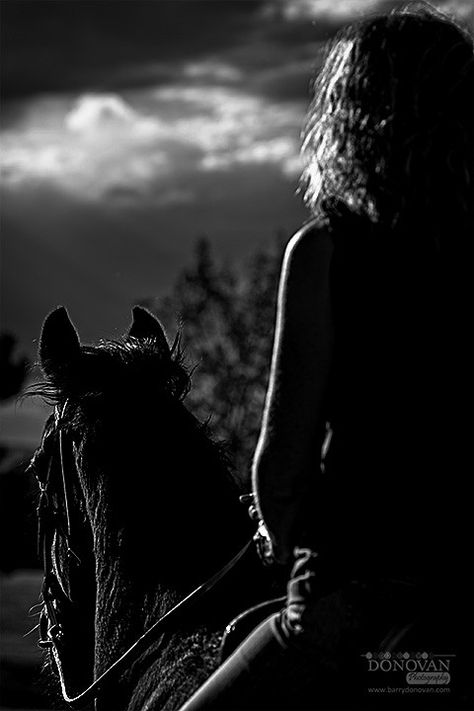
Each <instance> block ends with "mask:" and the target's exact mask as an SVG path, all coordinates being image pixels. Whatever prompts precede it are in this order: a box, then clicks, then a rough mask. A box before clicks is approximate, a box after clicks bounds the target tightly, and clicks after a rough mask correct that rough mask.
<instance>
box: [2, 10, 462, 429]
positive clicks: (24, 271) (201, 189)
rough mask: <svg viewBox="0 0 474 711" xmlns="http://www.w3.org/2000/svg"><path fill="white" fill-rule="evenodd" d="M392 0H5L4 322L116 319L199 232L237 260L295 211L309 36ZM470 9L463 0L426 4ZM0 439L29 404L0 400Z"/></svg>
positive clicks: (113, 322)
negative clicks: (64, 311)
mask: <svg viewBox="0 0 474 711" xmlns="http://www.w3.org/2000/svg"><path fill="white" fill-rule="evenodd" d="M397 4H398V3H397V0H238V1H234V0H147V1H146V2H142V1H141V0H113V1H111V0H49V1H48V2H46V1H44V0H31V1H30V0H20V1H18V0H13V1H10V0H3V2H1V4H0V10H1V32H2V38H1V39H2V57H1V59H2V62H1V66H2V82H1V86H2V94H3V99H2V130H1V133H2V159H1V160H2V163H1V171H2V194H1V197H2V203H1V207H2V224H1V227H2V255H1V256H2V274H1V276H2V281H1V302H0V317H1V327H2V328H3V329H5V328H6V329H8V330H10V331H12V332H13V333H15V334H16V335H17V336H18V337H19V339H20V347H21V349H22V350H23V351H24V352H26V353H28V354H29V355H30V356H33V355H34V353H35V349H36V343H35V339H36V338H37V337H38V334H39V331H40V327H41V323H42V320H43V318H44V316H45V315H46V313H48V311H50V310H51V309H52V308H54V307H55V306H56V305H57V304H64V305H65V306H67V307H68V309H69V311H70V315H71V317H72V318H73V320H74V322H75V323H76V325H77V326H78V328H79V330H80V333H81V336H82V338H83V339H84V340H85V341H88V340H95V339H97V338H99V337H107V336H109V337H114V336H117V335H119V334H120V333H121V332H122V331H123V330H124V329H125V327H126V325H127V324H128V321H129V313H130V306H131V305H132V304H133V303H134V302H135V301H136V300H137V299H140V298H142V297H144V296H154V295H157V294H162V293H165V292H166V290H167V289H169V288H170V285H171V284H172V283H173V280H174V278H175V277H176V274H177V273H178V271H179V270H180V268H182V267H183V266H184V265H185V264H186V263H188V262H189V260H190V258H191V253H192V248H193V244H194V242H195V240H196V238H197V237H199V236H202V235H207V236H208V237H209V238H210V239H211V241H212V243H213V245H214V247H215V250H216V253H217V254H218V255H220V256H221V257H223V258H227V259H242V258H244V257H245V256H246V255H248V254H250V253H251V252H252V250H253V249H254V248H255V246H256V245H257V244H262V243H265V242H266V241H270V240H272V239H273V236H274V234H275V233H276V232H277V231H282V230H283V231H284V232H286V233H287V234H288V235H290V234H291V232H293V231H294V230H295V229H296V228H297V227H298V225H299V224H300V223H301V221H302V220H303V219H304V218H305V217H306V213H305V211H304V209H303V207H302V205H301V200H300V198H299V197H297V196H296V195H295V191H296V188H297V184H298V176H299V171H300V163H299V157H298V150H299V134H300V130H301V126H302V122H303V118H304V113H305V109H306V106H307V103H308V98H309V89H308V87H309V82H310V79H311V76H312V74H313V71H314V69H315V67H317V66H318V63H319V58H320V54H321V49H322V46H323V44H324V42H325V41H326V40H327V39H328V38H329V37H331V36H332V35H333V34H334V32H335V31H336V30H337V29H338V28H339V27H340V26H341V25H342V24H344V23H346V22H348V21H350V20H352V19H353V18H354V17H358V16H360V15H361V14H367V13H370V12H374V11H376V10H378V9H380V8H382V9H384V8H387V7H388V8H390V7H393V6H394V5H397ZM437 4H438V5H442V6H444V7H448V6H449V7H450V8H451V9H452V10H453V11H456V12H457V13H458V14H460V15H461V16H462V17H464V19H469V13H471V19H472V10H473V5H472V0H447V1H446V2H442V1H440V2H439V3H437ZM3 415H4V416H3V418H2V420H3V423H4V428H3V435H2V437H3V441H13V440H14V439H15V438H16V439H17V440H22V441H25V440H28V441H33V440H34V439H35V437H37V434H38V429H39V423H40V420H41V417H42V414H41V415H39V414H38V411H37V410H35V409H34V406H32V405H26V406H25V407H24V408H23V409H22V410H21V411H19V413H17V414H16V415H15V414H14V411H13V407H12V406H10V407H9V408H7V409H6V410H4V412H3Z"/></svg>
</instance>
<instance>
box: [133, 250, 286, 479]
mask: <svg viewBox="0 0 474 711" xmlns="http://www.w3.org/2000/svg"><path fill="white" fill-rule="evenodd" d="M282 241H283V240H282V238H278V239H277V240H275V243H274V244H273V245H272V246H270V247H268V248H265V249H260V250H259V251H257V252H255V253H254V254H253V255H252V256H251V257H250V258H249V259H248V260H247V261H246V262H245V263H243V264H241V265H239V264H232V265H229V264H227V265H224V264H221V263H219V262H218V261H217V260H216V259H215V257H214V255H213V253H212V250H211V247H210V244H209V242H208V241H207V240H206V239H201V240H199V242H198V243H197V246H196V250H195V253H194V261H193V263H192V265H191V266H190V267H189V268H188V269H185V270H184V271H183V272H182V273H181V274H180V276H179V277H178V279H177V281H176V283H175V286H174V288H173V289H172V292H171V293H170V294H169V295H168V296H166V297H164V298H158V299H150V300H147V301H145V302H144V303H145V305H146V306H147V307H148V308H149V309H151V310H152V311H154V312H155V313H156V314H157V315H158V316H159V318H160V319H161V321H162V322H163V323H164V325H165V327H166V328H167V331H168V333H169V334H170V336H171V337H174V335H175V333H176V330H177V328H179V330H180V332H181V339H182V344H183V347H184V350H185V354H186V359H187V361H188V363H190V364H191V365H192V366H193V368H194V371H193V387H192V389H191V392H190V394H189V395H188V398H187V403H188V406H189V407H190V409H191V410H192V411H193V412H194V413H195V414H196V415H197V416H198V417H199V418H200V419H204V420H206V419H209V421H210V425H211V429H212V432H213V434H214V435H215V436H216V437H217V438H218V439H220V440H224V441H225V442H226V444H227V447H228V450H229V453H230V455H231V457H232V460H233V462H234V463H235V467H236V470H237V473H238V474H239V476H240V477H241V479H242V480H243V481H245V480H246V479H247V476H248V467H249V463H250V459H251V457H252V454H253V451H254V449H255V445H256V440H257V436H258V432H259V428H260V420H261V416H262V410H263V404H264V398H265V392H266V387H267V381H268V371H269V364H270V357H271V349H272V343H273V324H274V315H275V303H276V292H277V285H278V275H279V270H280V261H281V251H282V249H281V243H282Z"/></svg>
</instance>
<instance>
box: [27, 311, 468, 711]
mask: <svg viewBox="0 0 474 711" xmlns="http://www.w3.org/2000/svg"><path fill="white" fill-rule="evenodd" d="M39 361H40V365H41V368H42V371H43V373H44V376H45V382H44V383H42V384H41V385H40V386H39V387H38V389H37V392H38V393H39V394H41V395H43V397H45V398H46V399H47V400H48V401H49V402H50V403H51V404H52V405H54V411H53V414H52V415H51V416H50V417H49V419H48V420H47V422H46V425H45V429H44V433H43V437H42V441H41V444H40V446H39V448H38V450H37V451H36V453H35V455H34V457H33V460H32V462H31V465H30V466H31V470H32V472H33V473H34V475H35V476H36V478H37V480H38V482H39V486H40V498H39V504H38V521H39V531H38V534H39V535H38V542H39V546H40V548H41V554H42V557H43V566H44V572H45V578H44V583H43V590H42V595H43V612H42V614H41V618H40V645H41V646H43V647H44V648H45V649H46V650H47V653H48V657H47V659H48V666H49V667H50V668H51V669H52V671H53V673H54V676H55V678H56V679H57V681H58V682H59V683H58V688H59V689H60V691H61V693H62V696H63V699H64V700H65V701H67V702H68V703H69V704H70V705H71V706H72V707H73V708H81V707H83V706H85V705H86V704H90V703H91V702H94V703H95V709H96V711H158V709H159V710H160V711H161V710H163V711H174V710H175V709H179V708H180V707H181V706H182V705H183V704H184V702H185V701H186V700H187V699H188V698H189V697H190V696H191V695H192V694H193V692H194V691H195V690H196V689H197V688H198V687H200V686H201V684H202V683H203V682H204V681H205V680H206V679H207V678H208V677H209V676H210V675H211V673H212V672H213V671H214V670H215V669H216V668H217V666H218V665H219V663H220V661H221V660H222V653H221V652H222V639H223V633H224V629H225V628H226V625H228V622H229V620H231V619H232V618H234V617H236V616H237V617H236V619H237V620H242V610H246V609H247V608H250V609H251V612H250V613H249V614H247V615H244V616H243V619H244V623H245V619H246V618H247V622H246V624H243V630H244V632H242V629H240V630H237V632H236V626H235V625H233V624H231V625H230V629H232V630H234V644H233V645H232V644H230V645H229V644H227V645H224V654H225V655H228V654H229V653H230V652H231V651H232V647H233V646H234V647H235V645H236V644H237V643H238V642H239V641H240V640H241V639H242V638H243V637H244V636H245V630H247V631H248V632H250V630H251V629H253V627H254V626H255V625H256V624H258V622H259V621H260V619H262V618H264V617H265V616H267V615H268V614H270V612H274V611H276V610H277V609H280V608H281V607H282V606H283V604H284V597H283V596H282V595H281V593H282V582H283V580H284V576H285V575H286V574H287V573H288V571H283V573H282V575H281V576H280V577H279V576H277V575H275V574H274V573H273V572H270V573H268V572H266V571H265V569H264V568H263V566H262V565H261V562H260V560H259V557H258V555H257V553H256V550H255V547H254V546H253V545H252V544H251V541H252V536H253V534H254V522H252V521H251V520H250V518H249V517H248V516H247V515H246V512H245V508H244V507H242V505H241V503H240V502H239V490H238V487H237V485H236V482H235V480H234V479H233V477H232V475H231V474H230V473H229V462H228V461H227V459H226V456H225V453H224V452H223V450H222V447H220V446H218V445H217V444H215V443H214V442H213V441H212V438H211V437H210V435H209V432H208V430H207V428H206V426H203V425H202V424H201V423H199V422H198V421H197V420H196V418H195V417H194V416H193V415H192V414H191V413H190V412H189V411H188V410H187V408H186V406H185V403H184V398H185V396H186V393H187V392H188V390H189V387H190V377H189V374H188V372H187V370H186V368H185V366H184V362H183V355H182V352H181V348H180V345H179V340H176V341H175V343H174V344H173V345H172V346H169V344H168V341H167V339H166V336H165V333H164V331H163V329H162V327H161V325H160V323H159V321H158V319H156V318H155V316H153V315H152V314H151V313H149V312H148V311H146V310H145V309H142V308H140V307H134V309H133V320H132V324H131V326H130V328H129V330H128V333H127V334H126V335H125V336H124V337H123V338H122V339H120V340H116V341H102V342H99V344H97V345H94V346H89V345H81V343H80V340H79V336H78V334H77V332H76V329H75V327H74V326H73V324H72V323H71V321H70V319H69V316H68V314H67V312H66V310H65V309H64V308H58V309H56V310H55V311H53V312H52V313H51V314H50V315H49V316H48V317H47V318H46V320H45V322H44V325H43V329H42V333H41V337H40V343H39ZM392 590H393V586H390V587H389V589H388V592H387V593H385V592H384V589H383V585H382V587H381V586H380V584H379V583H375V586H373V592H370V585H369V586H368V592H367V584H366V582H364V581H363V580H362V581H357V580H356V581H348V582H347V584H345V587H344V586H343V587H342V588H341V589H339V590H335V591H333V592H332V593H331V594H329V595H327V596H326V597H325V596H323V597H322V599H321V606H320V609H321V615H320V619H319V622H318V629H319V630H321V635H322V636H321V640H322V644H320V645H319V647H315V649H314V654H313V653H303V654H300V655H299V656H298V654H296V656H293V658H291V654H283V655H282V657H281V659H280V660H279V661H278V660H277V661H276V662H275V666H274V667H272V666H271V664H270V666H269V667H268V668H265V669H263V672H262V676H261V678H260V676H259V674H260V672H259V673H258V674H255V675H254V678H253V679H249V681H250V684H251V693H250V694H249V696H247V697H246V698H249V702H248V703H246V704H245V708H246V709H248V710H249V711H250V709H254V710H255V709H259V710H264V709H267V710H268V711H270V709H273V710H274V709H276V708H280V709H285V711H289V709H294V708H301V709H302V708H305V709H314V708H317V707H318V705H319V706H320V707H321V708H349V707H351V708H353V707H354V705H355V706H357V704H358V703H359V706H360V705H362V706H364V707H367V708H369V707H372V705H374V704H375V706H379V705H381V699H380V697H374V698H372V699H369V698H367V694H366V691H367V690H366V688H365V687H364V684H366V683H367V682H368V678H367V669H366V667H367V664H369V665H370V664H371V663H372V662H370V659H371V658H372V657H371V656H370V655H372V653H374V654H379V655H381V654H384V655H387V654H388V655H389V657H390V654H395V653H396V654H398V655H400V654H402V652H404V653H405V654H406V650H407V649H411V650H417V653H418V651H419V650H421V649H422V648H423V649H425V648H428V647H426V645H427V644H428V645H431V646H433V644H434V643H433V642H430V639H431V637H432V636H433V631H434V634H435V637H436V639H435V643H436V645H437V644H438V642H439V640H440V639H442V640H443V639H446V644H445V645H444V646H443V647H442V648H440V649H439V651H441V652H442V653H443V654H446V653H447V652H449V651H451V649H452V646H451V640H450V635H449V634H447V635H445V633H444V632H443V634H442V635H441V637H440V633H439V625H440V623H439V621H437V622H436V625H435V626H433V622H432V620H433V619H434V618H435V616H436V614H437V609H438V608H437V607H436V601H435V602H434V603H433V605H432V606H431V608H430V609H431V611H432V613H433V614H431V613H428V614H426V613H423V616H424V618H425V620H426V625H425V627H426V631H425V630H424V629H423V625H424V624H425V623H424V622H423V621H422V623H421V625H420V622H419V621H417V620H416V619H415V620H413V619H412V615H413V612H412V608H413V606H412V603H411V593H409V594H408V597H407V599H408V607H409V608H410V610H409V612H408V613H406V611H405V609H404V604H405V603H404V602H403V597H400V600H401V605H399V602H396V603H395V605H394V606H393V610H392V611H391V610H390V609H389V608H390V605H391V604H392V602H391V596H392ZM277 594H278V597H276V599H274V600H273V599H270V600H269V598H275V595H277ZM348 599H349V600H350V606H352V608H353V609H354V610H356V615H355V617H354V620H356V619H357V618H358V617H359V618H361V619H362V620H363V619H365V618H364V615H365V616H366V617H367V619H368V620H369V621H370V619H372V620H373V619H375V618H374V614H373V612H372V609H371V608H373V607H375V608H377V609H378V612H377V615H378V618H377V624H376V626H375V627H374V629H373V630H372V631H370V624H369V625H366V624H365V622H363V623H362V626H361V627H360V629H356V626H355V627H354V634H353V633H352V631H351V627H350V625H349V627H347V622H344V619H343V618H344V617H345V616H346V612H347V609H349V608H347V607H346V606H345V605H346V602H345V601H347V600H348ZM339 600H342V607H341V605H340V604H339ZM421 603H422V605H425V604H426V599H423V600H421ZM399 609H400V611H401V612H400V615H401V616H400V618H399V619H398V618H397V616H398V614H399V613H398V610H399ZM394 612H395V618H397V619H395V624H394ZM239 613H240V614H239ZM407 614H408V617H407V616H406V615H407ZM460 616H461V618H462V614H461V615H460ZM407 622H408V624H406V623H407ZM351 624H352V623H351ZM357 624H358V623H357V622H356V625H357ZM457 624H458V623H456V625H457ZM344 626H345V627H344ZM447 626H448V627H449V624H448V625H447ZM344 628H345V629H346V631H347V630H349V632H348V633H347V632H346V633H344V631H343V630H344ZM384 629H385V630H386V631H389V635H388V637H385V635H384V638H382V636H381V631H382V630H384ZM344 634H346V637H345V638H344ZM347 634H348V635H349V636H347ZM224 639H226V638H225V635H224ZM341 640H342V641H341ZM357 645H359V647H358V646H357ZM436 645H435V647H436ZM363 649H365V652H366V654H365V655H362V654H359V652H360V651H362V650H363ZM461 651H462V650H461ZM420 653H421V652H420ZM351 655H352V656H351ZM348 657H351V661H350V665H351V666H349V667H344V664H345V660H347V659H348ZM356 657H357V658H358V660H356ZM378 658H379V659H382V658H383V659H386V658H387V657H386V656H385V657H381V656H379V657H375V659H378ZM464 658H467V657H466V655H464ZM295 660H296V661H295ZM354 660H356V661H357V665H356V666H355V667H354V664H353V661H354ZM368 660H369V661H368ZM400 663H401V662H400ZM272 664H273V661H272ZM364 665H365V667H364ZM466 678H467V675H466ZM463 693H464V692H462V693H461V696H462V695H463ZM362 697H363V702H362V703H361V699H362ZM451 698H452V697H451ZM394 701H396V702H397V703H398V701H399V697H397V698H396V699H394ZM429 701H430V703H431V702H432V701H433V699H432V698H430V699H429ZM338 704H339V705H338ZM384 705H386V704H384ZM239 708H240V707H239ZM430 708H431V706H430Z"/></svg>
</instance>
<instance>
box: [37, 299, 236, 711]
mask: <svg viewBox="0 0 474 711" xmlns="http://www.w3.org/2000/svg"><path fill="white" fill-rule="evenodd" d="M39 360H40V365H41V368H42V371H43V374H44V376H45V382H44V383H43V384H42V385H41V387H40V388H39V391H40V392H41V394H43V395H44V396H45V397H46V398H47V399H48V400H49V401H50V402H51V404H53V405H54V412H53V414H52V415H51V416H50V417H49V419H48V421H47V423H46V425H45V429H44V433H43V438H42V441H41V444H40V447H39V448H38V450H37V451H36V453H35V455H34V457H33V460H32V464H31V468H32V470H33V472H34V473H35V475H36V477H37V479H38V482H39V485H40V504H39V508H38V512H39V533H40V535H39V539H40V543H41V547H42V555H43V562H44V568H45V571H44V572H45V582H44V587H43V600H44V611H43V615H42V624H41V630H42V643H43V645H44V646H46V647H48V648H49V649H50V651H51V656H52V657H53V658H54V661H55V666H56V667H57V668H58V670H59V676H60V678H61V684H62V686H63V695H64V696H69V697H71V696H72V695H78V694H79V693H80V692H81V691H82V689H84V687H85V686H87V685H88V684H90V683H91V682H92V680H93V679H97V678H98V677H100V676H101V675H102V674H103V673H104V672H105V671H107V669H108V668H109V667H110V665H111V663H112V664H113V663H114V661H115V660H116V659H118V658H120V656H121V655H123V654H125V653H126V652H127V649H129V647H130V645H133V643H134V641H135V640H136V639H137V637H139V636H141V635H143V634H144V633H146V630H147V629H148V628H149V627H150V624H151V623H152V622H153V621H154V620H156V618H157V617H160V616H161V615H163V614H165V613H166V612H167V611H168V610H169V609H170V607H172V606H173V605H174V604H175V603H176V602H178V601H179V600H180V599H182V598H183V597H184V596H185V595H186V594H187V593H189V590H190V589H191V588H192V587H193V586H194V585H196V584H198V583H200V582H202V580H203V578H206V577H207V576H209V575H210V574H211V573H213V572H215V571H216V569H217V568H218V567H220V566H221V565H222V564H223V563H224V562H225V560H226V559H228V557H229V556H230V555H232V553H235V552H236V551H237V550H238V548H239V547H240V546H241V545H242V543H243V542H244V541H245V539H246V537H247V536H248V535H249V533H250V529H249V526H248V525H247V522H246V517H245V515H244V512H243V511H242V510H241V507H240V506H239V504H238V497H237V494H238V492H237V490H236V487H235V486H234V484H233V482H232V480H231V477H230V476H229V474H228V470H227V467H226V462H225V458H224V457H223V454H222V451H221V449H220V448H219V447H218V446H216V445H215V444H214V443H213V442H212V440H211V439H210V438H209V436H208V433H207V431H206V430H205V428H204V427H203V426H202V425H201V424H200V423H199V422H197V420H196V419H195V418H194V417H193V416H192V414H191V413H190V412H189V411H188V410H187V409H186V407H185V405H184V403H183V400H184V398H185V396H186V393H187V392H188V390H189V386H190V379H189V375H188V373H187V371H186V369H185V366H184V364H183V358H182V354H181V351H180V346H179V339H177V340H175V343H174V344H173V345H172V346H171V347H170V345H169V344H168V341H167V339H166V336H165V334H164V331H163V328H162V326H161V324H160V323H159V321H158V319H156V318H155V317H154V316H153V315H152V314H151V313H149V312H148V311H146V310H145V309H143V308H140V307H135V308H134V309H133V320H132V323H131V326H130V328H129V330H128V332H127V334H126V335H125V336H124V337H123V338H121V339H120V340H116V341H101V342H99V343H98V344H97V345H94V346H89V345H82V344H81V342H80V339H79V336H78V334H77V332H76V329H75V328H74V326H73V324H72V323H71V321H70V319H69V317H68V314H67V312H66V310H65V309H64V308H62V307H61V308H58V309H56V310H55V311H53V312H52V313H51V314H50V315H49V316H48V317H47V318H46V320H45V322H44V325H43V329H42V333H41V338H40V344H39ZM66 687H67V690H68V691H67V693H66ZM71 691H72V694H71ZM109 703H110V700H109ZM118 708H119V707H118V706H117V709H118Z"/></svg>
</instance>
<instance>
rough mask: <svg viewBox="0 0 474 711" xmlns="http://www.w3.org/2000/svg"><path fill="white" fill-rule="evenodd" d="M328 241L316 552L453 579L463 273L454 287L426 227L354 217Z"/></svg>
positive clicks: (464, 522)
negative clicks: (330, 348)
mask: <svg viewBox="0 0 474 711" xmlns="http://www.w3.org/2000/svg"><path fill="white" fill-rule="evenodd" d="M332 239H333V242H334V256H333V259H332V263H331V279H330V283H331V287H330V288H331V299H332V306H333V315H334V329H335V346H334V361H333V368H332V375H331V382H330V387H329V393H328V401H327V420H328V423H329V426H330V430H331V438H330V441H329V445H328V447H327V451H326V454H325V457H324V461H323V474H322V475H321V476H322V480H321V481H322V486H321V487H320V494H319V496H318V498H317V516H316V521H317V533H316V535H317V538H318V547H319V549H320V550H322V551H324V552H325V553H326V554H327V555H329V557H330V558H331V559H332V560H333V561H335V562H336V564H337V565H338V566H342V568H344V569H345V570H347V571H349V572H351V573H354V574H355V575H360V574H369V575H371V576H373V575H375V576H379V575H382V576H388V577H395V578H411V579H413V578H414V579H415V580H420V579H421V580H428V579H431V580H432V579H433V576H434V578H435V579H436V578H438V579H440V580H441V579H442V580H451V579H452V577H453V575H454V576H455V575H457V574H458V573H459V571H460V570H462V569H463V568H465V567H466V556H468V555H469V553H468V549H467V547H466V536H468V535H469V530H470V523H471V520H472V519H471V516H470V504H469V505H466V501H471V492H472V486H471V482H472V444H471V443H472V440H471V431H470V426H471V424H472V394H473V393H472V359H471V358H472V339H471V327H472V321H470V320H468V319H469V318H470V316H469V315H470V314H472V302H471V304H469V303H467V299H469V298H470V296H471V295H472V291H471V288H470V285H472V276H470V275H471V274H472V271H471V270H472V267H471V266H470V267H469V269H468V270H465V273H464V278H467V279H468V280H469V278H470V279H471V282H470V285H469V284H462V279H463V267H461V266H460V262H459V260H458V258H457V257H456V258H455V259H454V260H453V259H450V255H449V254H445V253H443V252H442V250H440V249H439V245H438V246H437V245H436V244H435V241H434V240H431V239H430V236H429V235H419V234H418V235H417V234H412V235H409V234H405V235H404V236H403V237H400V236H399V235H398V236H397V235H395V234H384V233H383V232H382V231H381V230H378V229H376V228H370V229H367V227H366V224H362V223H357V221H354V222H353V223H352V224H350V225H347V224H345V225H344V226H343V228H342V229H341V228H340V229H335V230H333V232H332ZM459 281H461V284H460V283H459Z"/></svg>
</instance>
